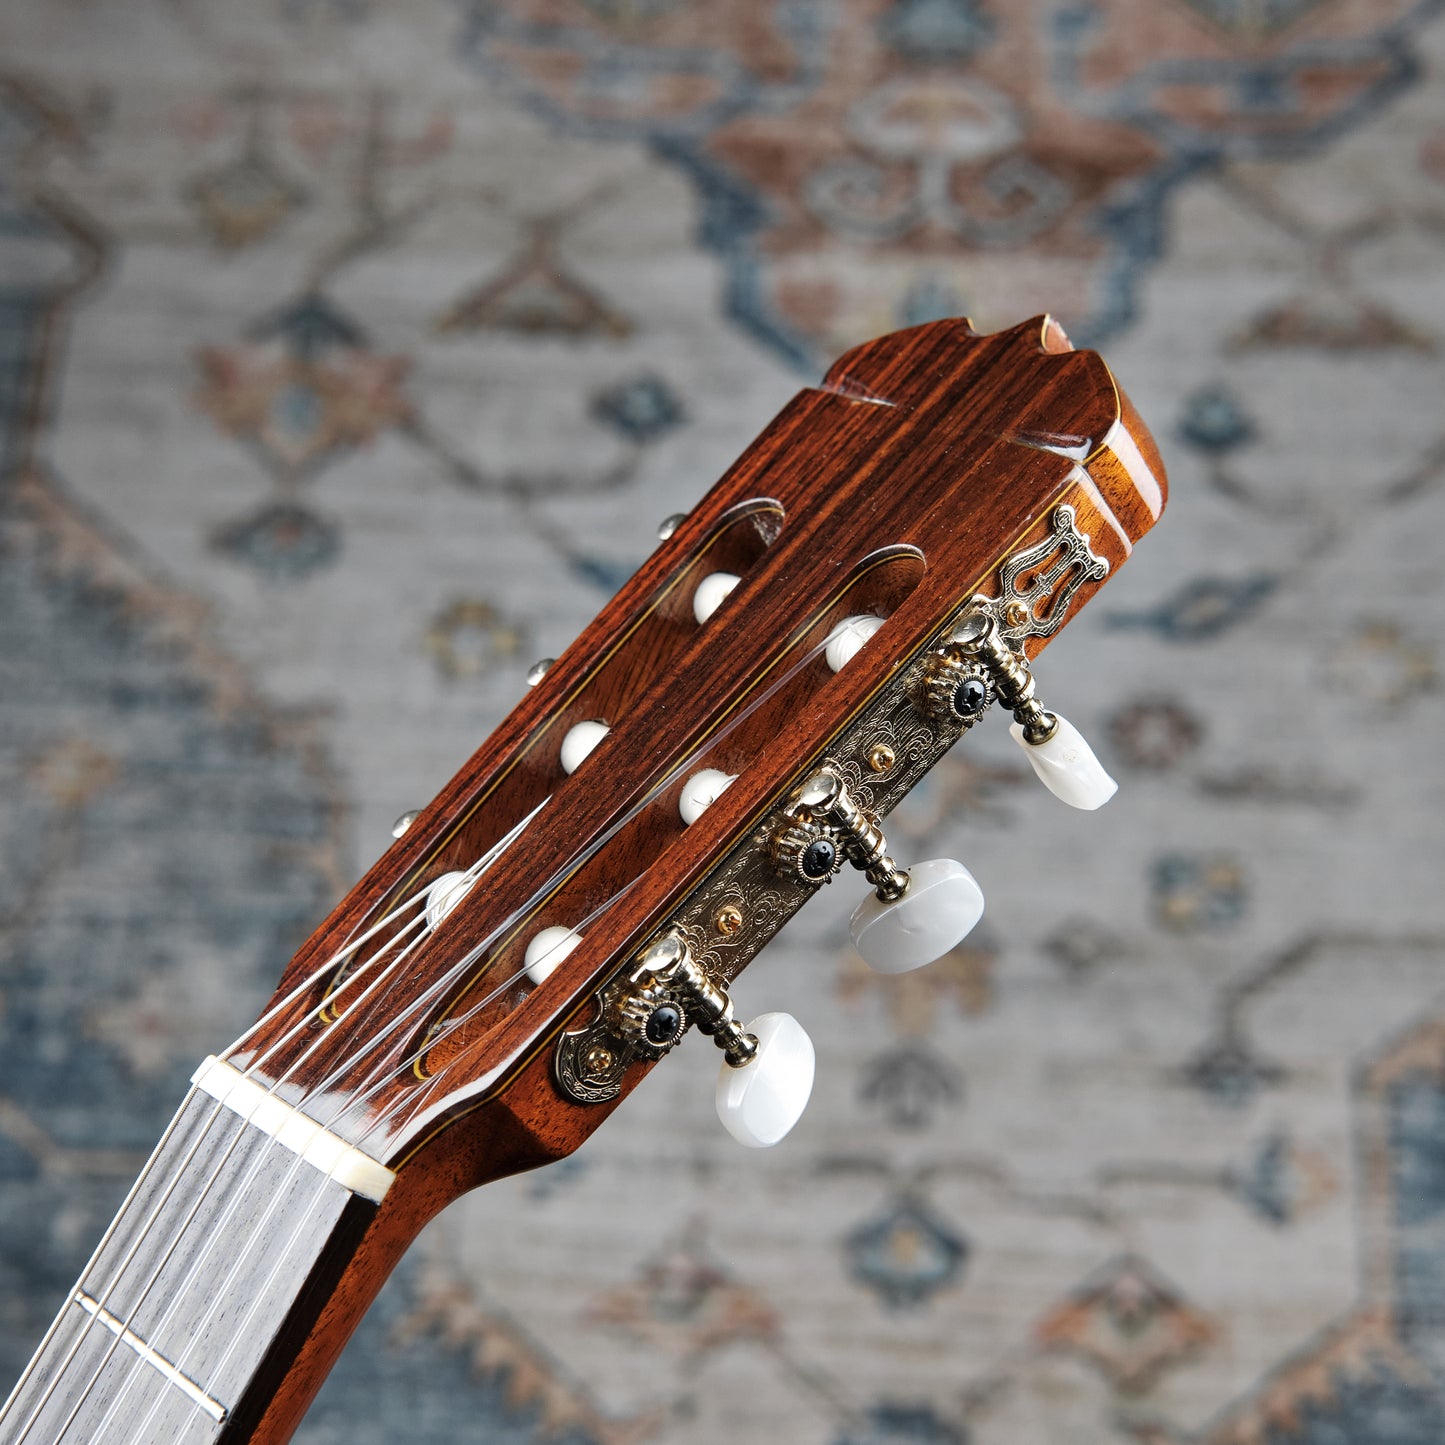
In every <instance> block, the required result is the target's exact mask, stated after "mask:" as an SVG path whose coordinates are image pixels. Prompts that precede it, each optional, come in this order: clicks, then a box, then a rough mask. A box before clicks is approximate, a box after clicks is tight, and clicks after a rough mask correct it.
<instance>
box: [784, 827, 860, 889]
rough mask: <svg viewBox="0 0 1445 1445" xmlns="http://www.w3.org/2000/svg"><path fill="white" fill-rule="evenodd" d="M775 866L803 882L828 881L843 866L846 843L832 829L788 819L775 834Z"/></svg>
mask: <svg viewBox="0 0 1445 1445" xmlns="http://www.w3.org/2000/svg"><path fill="white" fill-rule="evenodd" d="M772 852H773V867H775V868H776V869H777V870H778V872H779V873H781V874H783V875H784V876H785V877H788V878H796V879H797V880H798V881H799V882H800V883H808V884H816V883H826V882H827V881H828V880H829V879H830V878H831V877H832V876H833V875H834V874H835V873H836V872H837V871H838V870H839V869H840V868H841V867H842V866H843V845H842V843H841V842H840V841H839V840H838V838H837V837H835V836H834V834H833V833H832V832H831V831H827V830H824V829H822V828H810V827H808V826H807V825H806V824H803V823H789V824H788V825H787V826H786V827H784V828H781V829H779V830H778V832H776V833H775V834H774V835H773V845H772Z"/></svg>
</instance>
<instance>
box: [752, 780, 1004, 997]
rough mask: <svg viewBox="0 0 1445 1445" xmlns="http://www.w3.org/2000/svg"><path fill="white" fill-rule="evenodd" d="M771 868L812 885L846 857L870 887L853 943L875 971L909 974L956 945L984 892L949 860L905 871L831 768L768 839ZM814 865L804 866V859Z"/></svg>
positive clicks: (977, 914) (856, 918) (800, 794)
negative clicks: (770, 840)
mask: <svg viewBox="0 0 1445 1445" xmlns="http://www.w3.org/2000/svg"><path fill="white" fill-rule="evenodd" d="M772 854H773V861H774V867H775V868H776V869H777V870H778V872H780V873H782V874H784V876H790V877H793V878H796V879H799V880H800V881H802V882H805V883H811V884H817V883H821V882H823V881H825V878H828V877H831V876H832V874H833V873H834V872H836V871H837V869H838V868H839V867H841V865H842V863H843V861H844V859H846V860H847V861H848V862H849V863H851V864H852V865H853V866H854V867H855V868H857V869H859V870H860V871H861V872H862V873H863V876H864V877H865V878H867V880H868V881H869V883H871V884H872V885H873V893H872V895H871V896H870V897H868V898H865V899H864V900H863V902H862V903H861V904H859V905H858V907H857V908H856V909H855V910H854V913H853V919H852V925H851V931H852V935H853V945H854V947H855V948H857V950H858V952H859V953H860V954H861V955H862V956H863V958H864V960H865V961H866V962H867V963H868V964H870V965H871V966H872V967H873V968H875V969H877V970H878V971H879V972H880V973H908V972H910V971H911V970H913V969H915V968H921V967H922V966H923V965H924V964H926V963H932V962H933V960H934V959H936V958H941V957H942V956H943V955H944V954H945V953H947V952H948V950H949V949H951V948H955V947H957V945H958V944H959V943H961V942H962V941H963V940H964V939H965V938H966V937H967V936H968V934H969V933H970V932H971V931H972V929H973V927H974V925H975V924H976V923H977V922H978V920H979V919H980V918H981V917H982V916H983V892H982V890H981V889H980V888H979V886H978V884H977V882H976V881H975V880H974V877H973V875H972V874H971V873H970V872H969V871H968V869H967V868H965V867H964V866H963V864H962V863H958V862H955V861H954V860H953V859H952V858H932V859H928V860H927V861H925V862H922V863H915V864H914V865H913V867H912V868H910V869H908V870H907V871H906V872H905V871H904V870H903V869H901V868H899V866H898V865H897V864H896V863H895V862H894V861H893V859H892V858H891V857H890V856H889V854H888V841H887V839H886V838H885V837H884V835H883V830H882V828H881V827H880V826H879V824H878V821H877V819H875V818H874V817H873V816H872V815H871V814H869V813H867V812H865V811H864V810H863V809H862V808H860V807H859V806H858V804H857V802H856V801H855V800H854V798H853V795H852V794H851V793H850V792H849V790H848V787H847V785H846V784H845V783H844V781H843V779H842V778H841V777H840V776H839V775H838V773H837V772H835V771H834V770H833V769H832V768H830V767H824V768H821V769H819V770H818V772H816V773H814V774H813V776H812V777H810V778H809V779H808V780H807V781H806V782H805V783H804V784H803V785H802V787H801V788H799V789H798V790H797V792H795V793H794V794H793V797H792V799H791V801H790V802H789V804H788V806H787V808H786V809H785V811H784V822H783V824H782V826H781V827H779V828H778V829H777V830H776V831H775V832H774V834H773V838H772ZM810 859H812V860H816V866H814V867H811V868H810V866H809V860H810Z"/></svg>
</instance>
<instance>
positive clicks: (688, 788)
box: [677, 768, 737, 827]
mask: <svg viewBox="0 0 1445 1445" xmlns="http://www.w3.org/2000/svg"><path fill="white" fill-rule="evenodd" d="M735 782H737V774H736V773H724V772H723V771H721V770H720V769H718V768H703V769H702V770H701V771H700V772H696V773H694V774H693V775H692V776H691V777H690V778H689V779H688V780H687V781H686V782H685V783H684V784H683V785H682V793H681V795H680V796H679V797H678V800H677V811H678V812H679V813H681V814H682V821H683V822H684V823H686V824H687V825H688V826H689V827H691V826H692V824H694V823H696V822H697V820H698V819H699V818H701V817H702V815H703V814H704V813H705V812H706V811H707V809H708V808H710V807H711V806H712V805H713V804H714V803H715V802H717V800H718V799H719V798H720V797H722V795H723V794H724V793H725V792H726V791H727V790H728V788H729V786H730V785H731V784H733V783H735Z"/></svg>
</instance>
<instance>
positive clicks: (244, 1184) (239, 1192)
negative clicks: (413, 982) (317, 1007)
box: [66, 925, 425, 1427]
mask: <svg viewBox="0 0 1445 1445" xmlns="http://www.w3.org/2000/svg"><path fill="white" fill-rule="evenodd" d="M410 926H411V925H409V927H410ZM404 936H405V930H404V931H403V933H402V934H399V935H398V938H400V937H404ZM424 937H425V933H424V932H422V933H419V934H418V936H417V937H416V938H414V939H413V940H412V941H411V942H410V943H409V944H408V945H407V946H406V947H405V948H404V949H403V950H402V951H401V953H400V954H398V955H397V957H395V958H394V959H392V961H391V962H390V963H388V964H387V966H386V967H385V968H384V969H382V970H381V971H380V972H379V973H378V974H377V975H376V976H375V977H373V978H372V979H371V981H370V982H369V983H368V984H367V987H366V989H365V990H363V992H362V993H361V994H360V995H358V997H357V998H356V999H354V1000H352V1003H353V1006H354V1005H355V1004H357V1003H360V1002H361V1001H362V999H364V998H365V997H366V994H367V993H368V992H369V991H370V990H371V989H373V988H375V987H377V986H378V985H379V984H381V983H382V982H383V981H384V980H385V978H386V977H387V976H388V975H389V974H391V973H392V972H394V971H395V969H397V968H398V967H399V966H400V965H401V964H402V963H404V962H405V961H406V959H407V958H408V956H409V955H410V954H411V952H412V951H413V950H414V949H415V948H416V947H417V946H418V945H419V944H420V943H421V941H422V939H423V938H424ZM396 942H397V939H392V940H391V942H390V943H389V944H388V945H387V947H388V948H391V947H394V946H395V944H396ZM386 951H387V950H386V949H383V950H382V952H381V953H380V954H378V955H377V957H376V959H373V960H369V963H368V966H370V965H371V964H374V963H376V962H377V961H379V960H380V959H381V958H383V957H384V956H385V954H386ZM363 971H364V970H361V969H359V970H358V971H357V973H356V974H355V975H353V978H354V979H355V978H360V977H361V975H362V973H363ZM339 991H340V990H338V992H339ZM298 1027H299V1026H298ZM323 1042H325V1037H324V1035H323V1036H322V1037H321V1038H318V1039H317V1040H316V1041H315V1042H314V1043H313V1044H311V1046H310V1047H309V1048H308V1049H306V1050H304V1051H303V1052H302V1053H301V1055H300V1056H299V1057H298V1058H297V1059H296V1060H295V1061H294V1062H293V1063H292V1065H291V1066H290V1068H288V1069H287V1070H286V1071H285V1073H284V1074H282V1076H281V1077H280V1078H279V1079H277V1080H276V1082H275V1083H274V1084H272V1086H271V1088H270V1089H269V1090H268V1091H267V1092H268V1093H275V1091H276V1089H278V1088H279V1087H280V1086H281V1085H282V1084H283V1083H285V1082H286V1081H287V1080H288V1079H289V1078H290V1076H291V1075H292V1074H293V1073H294V1072H295V1071H296V1070H297V1069H298V1068H300V1067H301V1066H302V1065H303V1064H304V1063H305V1062H306V1060H307V1059H308V1058H309V1057H310V1056H311V1054H312V1053H313V1052H314V1051H315V1050H317V1049H318V1048H320V1047H321V1045H322V1043H323ZM224 1109H225V1105H223V1104H219V1103H218V1104H217V1106H216V1112H217V1113H219V1112H221V1111H223V1110H224ZM214 1117H215V1115H214V1114H213V1116H212V1118H213V1119H214ZM245 1137H246V1134H245V1129H244V1128H243V1129H242V1131H241V1132H240V1133H238V1134H237V1136H236V1137H235V1138H234V1139H233V1140H232V1141H231V1143H230V1144H229V1145H228V1146H227V1148H226V1150H225V1152H224V1153H223V1154H222V1156H221V1158H220V1160H219V1161H218V1162H217V1164H216V1165H215V1167H214V1168H213V1169H212V1171H211V1174H210V1177H209V1178H208V1179H207V1180H206V1182H205V1184H204V1185H203V1186H202V1188H201V1191H200V1193H199V1194H198V1195H197V1196H196V1200H195V1202H194V1203H193V1204H192V1206H191V1208H190V1211H189V1212H188V1213H187V1214H186V1216H185V1217H184V1218H183V1219H182V1220H181V1222H180V1224H179V1226H178V1227H177V1228H176V1230H175V1236H174V1238H173V1239H172V1240H171V1242H170V1244H169V1245H168V1246H167V1248H166V1251H165V1253H164V1254H163V1255H162V1257H161V1262H160V1264H159V1265H158V1266H157V1267H156V1268H155V1269H154V1270H153V1271H152V1272H151V1276H150V1278H149V1279H148V1280H147V1281H146V1283H145V1286H144V1287H143V1289H142V1290H141V1292H140V1294H139V1296H138V1297H137V1299H136V1302H135V1304H134V1305H133V1306H132V1308H131V1311H130V1318H129V1319H128V1320H127V1321H126V1323H127V1324H130V1323H131V1321H132V1320H134V1318H135V1316H136V1314H137V1312H138V1311H139V1310H140V1309H141V1308H142V1307H143V1306H144V1304H145V1303H146V1301H147V1300H148V1299H149V1298H150V1293H151V1291H152V1290H153V1289H154V1288H155V1286H156V1284H157V1283H158V1282H159V1280H160V1277H161V1274H162V1272H163V1271H164V1269H165V1266H166V1263H167V1262H168V1261H169V1259H170V1258H171V1256H172V1254H174V1252H175V1250H176V1248H177V1247H178V1246H179V1244H180V1243H181V1241H182V1239H183V1238H184V1237H185V1233H186V1230H187V1229H188V1228H189V1227H190V1225H191V1224H192V1223H193V1222H194V1220H195V1218H196V1216H197V1214H198V1213H199V1212H200V1209H201V1206H202V1204H203V1203H204V1202H205V1199H206V1197H207V1195H208V1194H209V1193H210V1191H211V1189H212V1187H213V1186H214V1185H215V1183H216V1180H217V1179H218V1178H219V1177H220V1175H221V1172H222V1170H223V1169H224V1168H225V1166H226V1164H227V1163H228V1162H229V1161H230V1159H231V1156H232V1155H233V1154H234V1152H235V1150H236V1149H237V1147H238V1146H239V1144H240V1142H241V1140H242V1139H243V1138H245ZM274 1147H276V1145H275V1141H274V1140H270V1139H269V1136H268V1145H267V1147H266V1148H265V1149H263V1150H261V1151H260V1153H258V1155H257V1157H256V1158H255V1159H254V1160H253V1161H252V1163H251V1166H250V1169H249V1170H248V1172H247V1174H246V1176H245V1178H244V1179H243V1180H242V1181H241V1182H240V1184H239V1185H238V1186H237V1187H236V1188H235V1190H234V1191H233V1193H232V1195H231V1198H230V1200H229V1201H227V1203H226V1206H225V1208H224V1211H223V1213H222V1215H221V1218H220V1220H219V1221H218V1222H217V1224H216V1225H215V1226H213V1233H212V1237H211V1239H210V1240H209V1241H208V1242H207V1244H206V1246H205V1247H204V1249H203V1250H202V1252H201V1255H200V1256H199V1258H198V1259H197V1260H196V1261H195V1262H194V1263H193V1264H192V1266H191V1267H190V1269H189V1270H188V1271H187V1272H186V1274H185V1276H184V1278H183V1279H182V1280H181V1282H180V1284H179V1286H178V1287H177V1288H176V1289H175V1290H174V1291H173V1293H172V1297H171V1301H170V1303H169V1304H168V1305H167V1306H166V1309H165V1312H164V1313H163V1315H162V1316H161V1318H160V1320H159V1321H158V1322H157V1325H156V1327H155V1330H154V1331H153V1333H160V1332H161V1331H163V1330H164V1329H165V1327H166V1325H167V1324H169V1323H170V1320H171V1318H172V1316H173V1315H174V1313H175V1311H176V1310H177V1309H178V1308H179V1307H180V1304H181V1302H182V1300H183V1299H184V1298H185V1297H186V1296H187V1294H188V1293H189V1291H190V1290H191V1288H192V1286H193V1285H194V1284H195V1281H196V1279H197V1276H198V1275H199V1273H200V1270H201V1266H202V1264H203V1262H204V1261H205V1259H207V1258H208V1257H209V1254H210V1251H211V1249H212V1247H213V1246H214V1244H215V1242H216V1240H217V1239H219V1238H220V1236H221V1234H222V1233H223V1232H224V1228H225V1226H226V1225H227V1224H228V1223H229V1222H230V1219H231V1215H232V1214H233V1213H234V1211H235V1209H236V1208H237V1206H238V1205H239V1203H240V1200H241V1198H242V1196H243V1195H244V1194H245V1191H246V1189H247V1188H248V1187H249V1186H250V1184H251V1183H252V1182H253V1181H254V1180H255V1178H256V1176H257V1174H258V1173H259V1172H260V1170H261V1167H262V1165H263V1163H264V1161H265V1159H266V1156H267V1155H268V1154H269V1153H270V1152H271V1149H272V1148H274ZM287 1153H288V1154H289V1153H290V1151H289V1150H288V1151H287ZM291 1157H292V1158H293V1159H295V1161H296V1165H299V1164H300V1163H301V1162H302V1161H301V1160H300V1158H299V1156H295V1155H292V1156H291ZM294 1167H295V1166H294V1165H293V1170H294ZM290 1177H291V1176H290V1174H288V1176H287V1178H288V1181H289V1179H290ZM277 1198H278V1199H279V1195H278V1196H277ZM276 1207H277V1203H276V1201H273V1202H272V1204H271V1205H270V1206H269V1207H268V1210H267V1214H266V1215H265V1216H263V1219H262V1221H261V1223H262V1225H264V1224H265V1222H266V1221H267V1220H269V1218H270V1215H271V1213H272V1212H273V1211H274V1209H275V1208H276ZM151 1222H152V1221H148V1222H147V1226H146V1230H148V1229H149V1226H150V1223H151ZM146 1230H143V1231H142V1235H141V1237H140V1239H138V1240H137V1247H138V1245H139V1243H140V1242H141V1239H143V1238H144V1235H145V1232H146ZM134 1252H135V1251H134V1248H133V1249H132V1251H131V1254H132V1256H133V1254H134ZM129 1260H130V1257H129V1256H128V1257H127V1259H126V1260H125V1261H124V1262H123V1263H122V1265H121V1271H123V1270H124V1268H125V1266H126V1265H127V1264H128V1263H129ZM119 1280H120V1272H117V1274H116V1276H115V1278H114V1279H113V1280H112V1283H111V1286H110V1288H114V1286H115V1285H116V1284H118V1283H119ZM107 1293H109V1290H107ZM114 1348H115V1347H114V1345H112V1346H111V1349H110V1350H108V1351H107V1352H106V1358H105V1359H104V1360H102V1361H101V1365H100V1369H103V1368H104V1367H105V1365H106V1363H107V1362H108V1361H109V1359H110V1357H111V1355H112V1354H113V1352H114ZM137 1363H139V1362H137ZM176 1364H177V1367H178V1368H179V1367H181V1362H180V1361H177V1362H176ZM135 1378H136V1366H132V1369H131V1373H130V1376H129V1378H128V1379H127V1381H126V1384H125V1386H124V1388H123V1389H122V1390H121V1391H120V1393H119V1394H118V1395H117V1396H116V1398H115V1400H114V1401H113V1402H112V1403H111V1406H110V1409H109V1410H108V1411H107V1412H106V1416H105V1419H103V1420H102V1421H101V1426H102V1427H104V1425H105V1424H106V1423H108V1421H109V1419H110V1417H111V1415H113V1414H114V1413H115V1410H116V1409H117V1407H118V1406H119V1405H120V1403H121V1401H122V1400H123V1399H124V1398H125V1397H126V1395H127V1394H128V1393H129V1391H130V1388H131V1386H132V1385H133V1384H134V1382H135ZM98 1380H99V1372H98V1371H97V1374H96V1377H95V1379H93V1380H92V1381H91V1383H90V1386H89V1387H87V1390H86V1394H89V1391H90V1389H92V1388H94V1386H95V1384H96V1382H97V1381H98ZM84 1399H85V1396H84V1395H82V1396H81V1398H80V1399H79V1400H77V1401H76V1405H75V1410H79V1408H80V1406H81V1404H83V1403H84ZM73 1416H74V1411H72V1418H73ZM66 1423H67V1424H69V1421H67V1422H66Z"/></svg>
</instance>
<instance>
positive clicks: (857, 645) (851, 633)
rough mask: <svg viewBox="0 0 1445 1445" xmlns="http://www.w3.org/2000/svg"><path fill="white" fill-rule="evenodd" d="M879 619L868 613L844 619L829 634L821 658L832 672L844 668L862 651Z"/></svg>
mask: <svg viewBox="0 0 1445 1445" xmlns="http://www.w3.org/2000/svg"><path fill="white" fill-rule="evenodd" d="M882 626H883V619H882V618H881V617H874V616H872V615H871V614H869V613H865V614H861V615H859V616H855V617H845V618H844V619H843V620H842V621H841V622H840V623H839V624H838V625H837V626H836V627H835V628H834V629H833V630H832V631H831V632H830V633H829V634H828V642H827V646H826V647H825V648H824V650H823V656H824V657H825V658H826V659H827V661H828V666H829V667H830V668H832V669H833V671H834V672H839V671H841V670H842V669H843V668H845V667H846V666H847V665H848V664H849V663H850V662H852V661H853V659H854V658H855V657H857V655H858V654H859V653H860V652H861V651H862V650H863V646H864V644H865V643H866V642H867V641H868V639H869V638H870V637H872V636H873V634H874V633H875V632H877V631H878V629H879V628H880V627H882Z"/></svg>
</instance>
